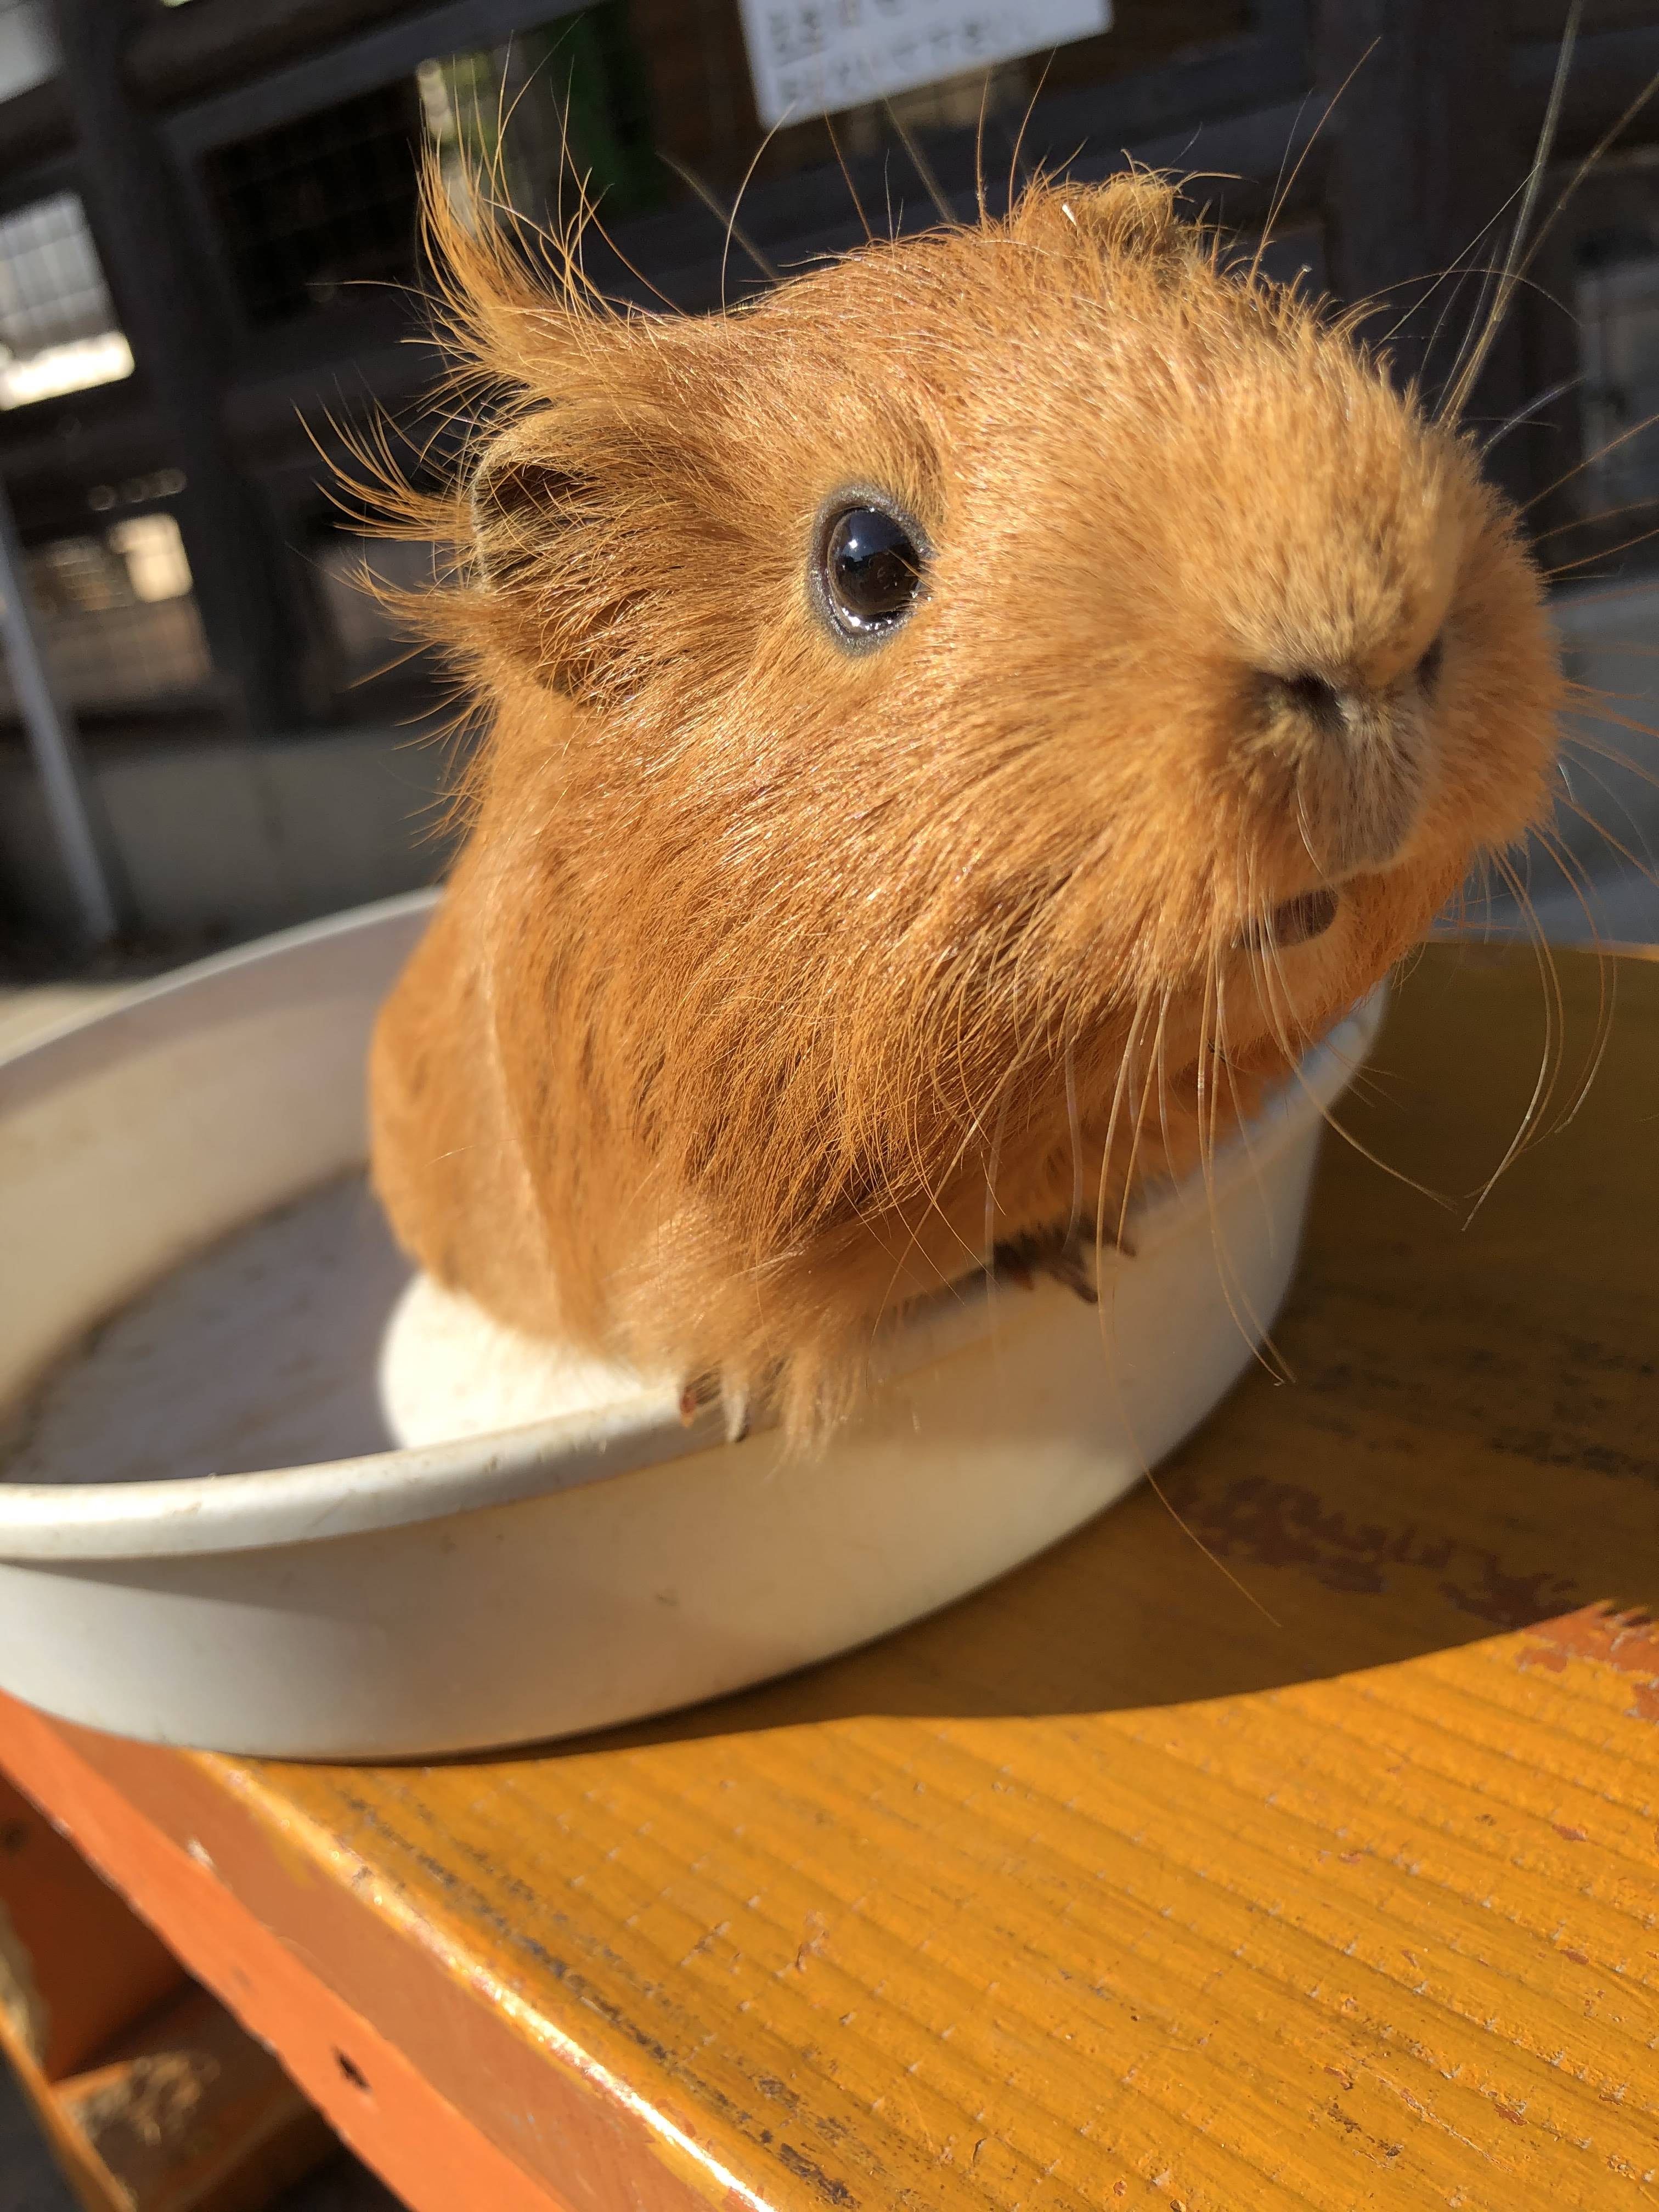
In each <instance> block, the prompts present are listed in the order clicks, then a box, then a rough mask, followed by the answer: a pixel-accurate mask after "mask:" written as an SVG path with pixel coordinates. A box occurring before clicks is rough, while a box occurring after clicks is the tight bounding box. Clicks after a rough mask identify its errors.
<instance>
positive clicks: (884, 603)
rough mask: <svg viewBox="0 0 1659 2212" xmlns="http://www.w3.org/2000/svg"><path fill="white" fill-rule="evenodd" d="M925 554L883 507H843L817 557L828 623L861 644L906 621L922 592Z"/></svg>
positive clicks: (893, 516) (905, 526)
mask: <svg viewBox="0 0 1659 2212" xmlns="http://www.w3.org/2000/svg"><path fill="white" fill-rule="evenodd" d="M921 564H922V555H921V549H920V547H919V546H918V545H917V543H916V539H915V533H914V532H913V531H912V530H911V528H910V526H909V525H908V523H905V522H902V521H901V520H899V518H898V516H897V515H896V514H892V513H889V511H888V510H887V509H886V508H885V507H845V508H843V509H842V512H841V513H839V514H837V515H836V516H835V517H834V518H833V519H832V520H831V521H830V523H829V527H828V529H827V530H826V531H825V532H824V534H823V550H822V551H821V552H820V554H819V556H818V584H819V588H820V590H821V592H822V593H823V599H824V601H825V603H826V605H827V609H828V611H829V617H830V620H831V621H832V623H834V625H835V627H836V629H838V630H839V631H840V632H841V633H842V635H843V636H844V637H847V638H848V639H855V640H857V641H860V642H863V641H866V640H873V639H875V638H878V637H881V636H884V635H885V634H886V633H887V632H888V631H889V630H892V629H897V627H898V625H899V624H900V623H902V621H903V620H904V617H906V615H908V613H909V611H910V610H911V608H912V607H913V606H914V605H915V601H916V598H917V596H918V594H919V593H920V592H921Z"/></svg>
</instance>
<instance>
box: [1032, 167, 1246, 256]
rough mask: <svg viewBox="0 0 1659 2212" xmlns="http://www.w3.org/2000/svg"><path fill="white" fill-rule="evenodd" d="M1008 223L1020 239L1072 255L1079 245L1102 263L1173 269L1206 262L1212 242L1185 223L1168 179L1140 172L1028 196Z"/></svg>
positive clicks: (1061, 187) (1048, 189)
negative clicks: (1093, 252) (1132, 261)
mask: <svg viewBox="0 0 1659 2212" xmlns="http://www.w3.org/2000/svg"><path fill="white" fill-rule="evenodd" d="M1009 222H1010V228H1011V230H1012V234H1013V235H1014V237H1016V238H1017V239H1021V240H1025V241H1027V242H1028V243H1030V244H1032V245H1036V246H1043V245H1048V244H1052V245H1054V246H1057V247H1060V248H1061V249H1062V250H1064V251H1066V252H1075V251H1076V249H1077V246H1078V245H1079V241H1081V242H1084V243H1086V244H1088V245H1090V246H1093V247H1094V248H1095V250H1096V252H1097V253H1098V254H1099V255H1100V257H1101V258H1102V260H1103V261H1116V260H1119V259H1122V258H1131V257H1132V258H1134V259H1135V260H1136V261H1137V262H1148V261H1150V262H1157V261H1162V260H1167V261H1168V262H1169V263H1170V264H1171V266H1172V267H1173V266H1176V265H1180V264H1187V263H1188V262H1191V261H1193V260H1194V259H1198V258H1207V253H1208V241H1207V240H1206V237H1205V234H1204V233H1203V232H1202V231H1201V230H1199V229H1196V228H1194V226H1193V225H1192V224H1191V223H1189V222H1182V220H1181V218H1180V216H1179V215H1178V214H1177V212H1176V198H1175V195H1174V193H1173V192H1172V191H1170V185H1169V180H1168V179H1167V178H1164V177H1158V176H1153V175H1151V174H1148V173H1144V172H1141V171H1137V170H1132V171H1130V172H1129V173H1127V174H1126V175H1123V176H1116V177H1110V178H1109V179H1107V180H1106V182H1105V183H1104V184H1101V185H1069V184H1056V185H1050V186H1048V188H1047V189H1045V190H1043V191H1030V192H1027V193H1026V194H1025V195H1024V197H1023V198H1022V199H1020V200H1019V201H1018V203H1017V204H1016V205H1015V207H1014V209H1013V211H1012V215H1011V216H1010V218H1009Z"/></svg>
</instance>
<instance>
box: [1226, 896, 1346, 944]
mask: <svg viewBox="0 0 1659 2212" xmlns="http://www.w3.org/2000/svg"><path fill="white" fill-rule="evenodd" d="M1339 905H1340V900H1339V899H1338V897H1337V895H1336V893H1335V892H1334V891H1329V890H1326V891H1303V892H1301V893H1300V894H1299V895H1298V896H1297V897H1295V898H1291V899H1284V900H1281V902H1279V905H1278V906H1276V907H1275V908H1273V912H1272V913H1271V914H1270V915H1267V917H1266V919H1265V920H1261V919H1259V918H1253V919H1252V920H1250V921H1247V922H1246V923H1245V925H1244V927H1243V929H1241V930H1240V931H1239V933H1238V934H1237V937H1235V938H1234V939H1233V950H1234V951H1236V952H1247V951H1248V952H1263V951H1267V950H1269V949H1270V948H1276V949H1277V950H1278V951H1281V952H1283V951H1287V950H1288V949H1289V947H1290V946H1291V945H1306V944H1308V943H1309V942H1310V940H1311V939H1314V938H1316V937H1322V936H1323V935H1324V934H1325V932H1326V931H1327V930H1328V928H1329V927H1330V926H1331V924H1332V923H1333V922H1334V921H1335V920H1336V910H1337V908H1338V906H1339Z"/></svg>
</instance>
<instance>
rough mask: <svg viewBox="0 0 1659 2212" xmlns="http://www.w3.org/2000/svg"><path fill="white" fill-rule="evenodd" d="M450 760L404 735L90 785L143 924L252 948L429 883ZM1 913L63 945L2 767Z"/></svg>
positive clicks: (220, 752) (203, 757) (36, 799)
mask: <svg viewBox="0 0 1659 2212" xmlns="http://www.w3.org/2000/svg"><path fill="white" fill-rule="evenodd" d="M450 760H451V754H450V750H449V748H448V746H447V744H444V743H442V742H440V741H438V740H436V739H433V738H421V737H418V736H416V735H414V734H412V733H411V732H409V731H406V730H362V731H358V730H352V731H337V732H328V733H326V734H324V735H320V736H313V737H306V738H295V739H292V740H288V741H284V742H282V743H279V744H263V745H261V744H232V743H216V744H194V745H185V746H179V747H178V748H177V749H170V748H168V747H167V746H166V745H157V746H155V748H154V749H153V750H152V749H146V750H143V751H138V750H135V751H133V752H132V753H131V755H130V756H128V757H124V758H118V759H111V760H104V761H100V762H99V763H98V764H97V766H96V768H95V769H94V785H95V787H96V791H97V794H98V797H99V799H100V802H101V804H102V806H103V808H104V811H105V813H106V817H107V819H108V822H109V824H110V829H111V831H112V836H113V839H114V842H115V846H116V848H117V851H118V854H119V858H120V861H121V864H122V866H123V867H124V868H125V872H126V876H127V880H128V883H129V884H130V886H131V893H132V897H133V902H134V905H135V907H136V908H137V921H138V925H139V927H141V928H142V929H143V931H145V932H146V933H155V934H158V935H168V936H171V935H175V934H177V935H185V936H192V937H193V936H198V935H202V934H204V933H205V934H210V935H216V934H224V935H227V936H230V937H246V936H250V935H252V934H254V933H257V932H259V931H261V930H265V929H274V928H277V927H282V926H283V925H284V924H286V923H289V922H295V921H307V920H308V919H310V918H311V917H312V916H313V915H322V914H327V913H330V912H332V911H333V910H335V909H336V908H340V907H347V906H356V905H358V904H360V903H361V902H362V901H364V900H366V899H374V898H384V897H387V896H390V895H391V894H392V892H394V891H401V890H413V889H415V888H416V886H417V885H419V884H425V883H429V882H431V881H432V880H433V878H435V876H437V875H438V874H439V873H441V871H442V868H443V866H444V864H445V861H446V860H447V854H448V842H447V837H446V836H445V832H444V805H443V796H442V794H443V793H444V791H445V789H446V787H447V782H448V776H449V763H450ZM0 903H3V905H4V906H5V907H7V908H10V909H11V910H12V911H13V912H14V913H15V914H16V915H18V916H19V918H20V919H21V920H22V921H24V922H25V923H26V924H27V925H30V926H33V927H36V928H38V929H40V930H42V931H45V932H49V933H59V932H69V931H70V930H71V929H72V927H73V918H74V910H73V908H72V906H71V904H70V900H69V896H68V893H67V890H66V887H65V884H64V879H63V877H62V874H61V872H60V870H59V867H58V860H57V855H56V853H55V852H54V850H53V848H52V839H51V836H50V835H49V833H48V830H47V826H46V813H45V810H44V808H43V806H42V805H41V803H40V790H39V787H38V785H37V783H36V781H35V778H34V775H33V769H31V767H30V765H29V763H28V761H27V757H25V756H24V755H22V754H21V752H19V753H17V754H15V755H14V756H12V757H9V758H7V759H6V760H5V761H3V762H0Z"/></svg>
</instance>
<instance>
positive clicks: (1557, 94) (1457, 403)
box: [1440, 0, 1584, 422]
mask: <svg viewBox="0 0 1659 2212" xmlns="http://www.w3.org/2000/svg"><path fill="white" fill-rule="evenodd" d="M1583 13H1584V0H1572V4H1571V6H1570V7H1569V9H1568V10H1567V21H1566V27H1565V30H1564V31H1563V32H1562V33H1561V46H1560V50H1559V52H1558V53H1557V55H1556V58H1555V75H1554V76H1553V78H1552V79H1551V81H1550V96H1549V100H1548V102H1547V106H1546V107H1545V109H1544V122H1543V127H1542V128H1541V131H1539V133H1538V147H1537V150H1536V152H1535V153H1534V155H1533V157H1532V169H1531V172H1530V173H1529V174H1528V178H1527V189H1526V191H1524V192H1523V193H1522V197H1521V205H1520V208H1519V210H1517V212H1516V218H1515V229H1514V232H1513V234H1512V235H1511V237H1510V250H1509V253H1508V256H1507V257H1506V259H1507V264H1508V265H1507V266H1506V267H1505V269H1504V274H1503V275H1502V276H1500V277H1499V278H1498V289H1497V290H1496V291H1495V292H1494V294H1493V295H1492V306H1491V307H1490V309H1489V310H1488V312H1487V315H1486V323H1485V325H1484V326H1483V328H1482V330H1481V332H1480V337H1478V338H1477V339H1476V340H1475V342H1474V346H1473V348H1471V349H1469V351H1468V355H1467V356H1466V358H1465V359H1464V360H1463V362H1462V368H1458V367H1457V366H1456V364H1455V363H1454V366H1453V375H1452V381H1451V386H1450V388H1449V391H1448V392H1447V393H1446V396H1445V398H1444V400H1443V402H1442V404H1441V408H1440V414H1441V417H1442V419H1443V420H1444V421H1447V422H1455V421H1456V420H1457V418H1458V416H1460V415H1461V414H1462V411H1463V408H1464V405H1465V404H1466V402H1467V401H1468V396H1469V394H1470V392H1473V391H1474V387H1475V385H1476V384H1477V382H1478V381H1479V380H1480V372H1481V370H1482V369H1483V368H1485V367H1486V361H1487V357H1488V356H1489V355H1490V354H1491V352H1492V346H1493V344H1494V343H1495V342H1496V340H1497V337H1498V331H1499V329H1500V328H1501V327H1502V325H1503V321H1504V317H1505V316H1506V315H1507V314H1508V313H1509V311H1510V301H1511V300H1512V299H1513V298H1514V296H1515V283H1516V277H1517V276H1519V275H1520V273H1521V272H1522V270H1524V269H1525V268H1526V266H1527V265H1528V264H1526V263H1525V262H1524V261H1522V258H1521V252H1522V246H1524V244H1525V243H1526V238H1527V229H1528V225H1529V223H1530V222H1531V221H1532V211H1533V210H1534V207H1535V206H1536V205H1537V204H1538V194H1539V191H1540V190H1541V187H1542V185H1543V182H1544V172H1545V169H1546V168H1547V166H1548V163H1549V158H1550V149H1552V147H1553V145H1554V143H1555V134H1556V130H1557V127H1558V125H1559V123H1560V119H1561V103H1562V101H1563V100H1565V97H1566V92H1567V76H1568V73H1569V71H1570V70H1571V67H1572V55H1573V49H1574V47H1575V46H1577V43H1578V26H1579V23H1580V21H1581V20H1582V18H1583Z"/></svg>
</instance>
